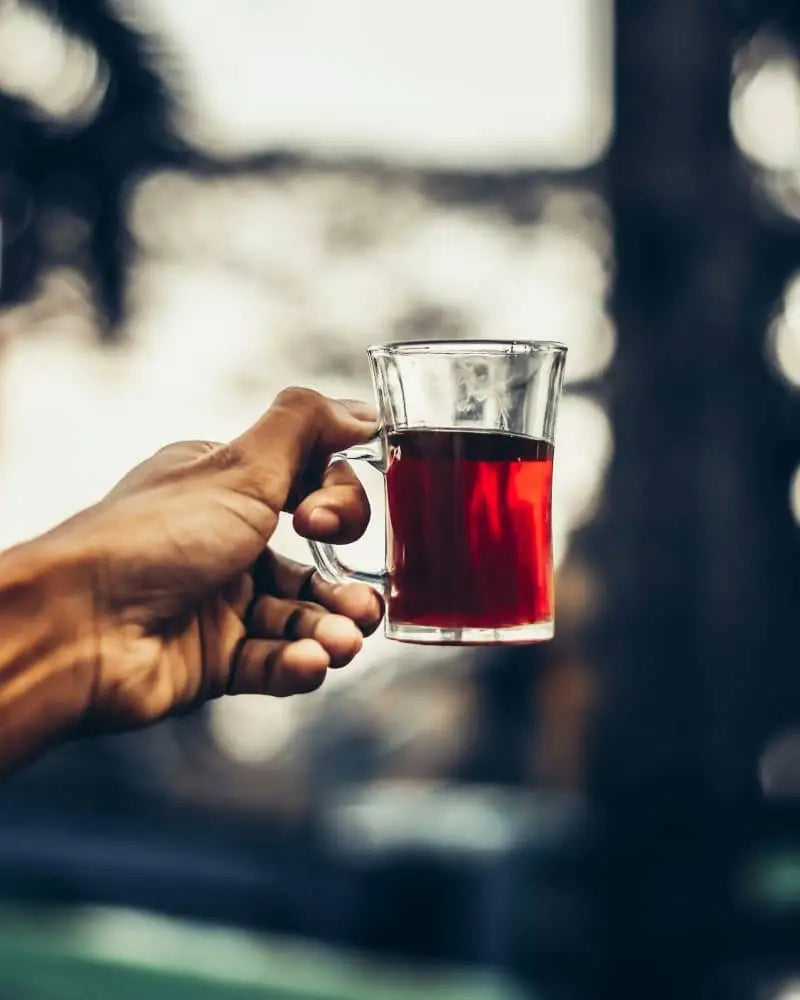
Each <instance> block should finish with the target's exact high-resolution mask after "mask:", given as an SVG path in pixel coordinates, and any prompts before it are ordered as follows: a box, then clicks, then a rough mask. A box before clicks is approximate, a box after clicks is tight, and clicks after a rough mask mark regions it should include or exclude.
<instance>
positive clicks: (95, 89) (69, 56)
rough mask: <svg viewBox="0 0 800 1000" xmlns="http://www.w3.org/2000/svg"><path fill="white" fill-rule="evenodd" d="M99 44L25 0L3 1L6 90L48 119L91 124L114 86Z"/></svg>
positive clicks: (2, 82)
mask: <svg viewBox="0 0 800 1000" xmlns="http://www.w3.org/2000/svg"><path fill="white" fill-rule="evenodd" d="M108 81H109V76H108V67H107V66H106V65H105V63H104V62H103V61H102V60H101V59H100V57H99V56H98V54H97V52H96V51H95V49H94V48H93V47H92V46H91V45H89V44H88V43H87V42H85V41H83V40H82V39H80V38H77V37H75V36H72V35H70V34H68V33H67V32H66V31H64V29H63V28H62V27H61V26H60V25H59V24H57V23H56V22H55V21H54V20H52V19H51V18H50V17H49V16H48V15H47V14H46V13H45V12H44V11H43V10H42V9H41V8H39V7H36V6H34V5H33V4H28V3H25V2H23V0H4V2H3V3H2V4H0V90H3V91H5V93H6V94H8V95H10V96H11V97H16V98H19V99H20V100H23V101H26V102H27V103H28V104H30V105H31V106H32V107H33V108H35V109H36V111H37V112H38V114H39V115H40V116H41V117H43V118H44V119H46V120H48V121H50V122H53V123H56V124H60V125H69V126H79V125H85V124H86V123H87V122H89V121H90V120H91V119H92V118H93V117H94V115H95V114H96V112H97V110H98V108H99V107H100V104H101V102H102V100H103V97H104V95H105V92H106V88H107V86H108Z"/></svg>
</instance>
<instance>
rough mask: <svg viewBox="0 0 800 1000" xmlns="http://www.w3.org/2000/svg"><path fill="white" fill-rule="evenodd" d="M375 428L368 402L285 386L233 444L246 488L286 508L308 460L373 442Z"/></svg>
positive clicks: (322, 457) (238, 467)
mask: <svg viewBox="0 0 800 1000" xmlns="http://www.w3.org/2000/svg"><path fill="white" fill-rule="evenodd" d="M376 426H377V419H376V414H375V412H374V410H373V409H372V407H370V405H369V404H368V403H362V402H359V401H354V400H336V399H329V398H328V397H327V396H323V395H321V394H320V393H318V392H314V391H313V390H312V389H299V388H291V389H284V390H283V391H282V392H280V393H279V394H278V396H277V397H276V398H275V401H274V402H273V404H272V406H271V407H270V408H269V409H268V410H267V412H266V413H265V414H264V416H263V417H261V419H260V420H258V421H257V422H256V423H255V424H254V425H253V426H252V427H251V428H250V429H249V430H247V431H245V432H244V434H242V435H240V436H239V437H238V438H236V439H235V440H234V441H232V442H231V445H230V447H231V449H232V450H233V452H234V453H235V454H236V455H237V458H238V461H237V473H238V475H239V476H240V477H241V478H242V488H244V489H249V490H252V491H254V492H255V493H256V495H258V496H260V497H262V498H263V499H265V500H266V501H267V502H268V503H269V504H270V506H271V507H272V508H273V509H274V510H282V509H283V507H284V506H285V505H286V501H287V499H288V497H289V494H290V492H291V490H292V487H293V485H294V484H295V482H296V481H297V479H298V478H299V477H300V476H301V474H302V473H303V471H304V469H305V468H306V466H307V465H308V464H309V463H311V462H312V461H316V462H320V461H324V460H325V459H327V457H328V456H329V455H331V454H332V453H333V452H335V451H340V450H341V449H344V448H349V447H350V446H351V445H354V444H360V443H361V442H363V441H366V440H368V439H369V438H370V437H371V436H372V435H373V434H374V433H375V430H376Z"/></svg>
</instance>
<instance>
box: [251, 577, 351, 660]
mask: <svg viewBox="0 0 800 1000" xmlns="http://www.w3.org/2000/svg"><path fill="white" fill-rule="evenodd" d="M247 630H248V635H250V636H252V637H254V638H265V639H273V638H282V639H289V640H296V639H314V640H316V641H317V642H318V643H319V644H320V646H322V648H323V649H324V650H325V651H326V652H327V654H328V656H329V657H330V665H331V667H343V666H345V664H347V663H349V662H350V661H351V660H352V659H353V657H354V656H355V655H356V654H357V653H358V652H359V650H360V649H361V646H362V645H363V641H364V639H363V636H362V634H361V630H360V629H359V628H358V626H357V625H356V624H355V622H353V621H352V620H351V619H350V618H347V617H345V616H344V615H337V614H331V613H330V612H329V611H327V610H326V609H325V608H323V607H322V606H321V605H319V604H314V603H311V602H309V601H294V600H289V599H287V598H281V597H272V596H270V595H264V596H263V597H259V598H258V599H257V600H256V602H255V604H254V605H253V608H252V611H251V612H250V615H249V617H248V621H247Z"/></svg>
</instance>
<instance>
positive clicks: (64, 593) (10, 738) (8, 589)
mask: <svg viewBox="0 0 800 1000" xmlns="http://www.w3.org/2000/svg"><path fill="white" fill-rule="evenodd" d="M81 562H82V561H81V560H80V559H78V558H75V556H74V555H71V554H70V553H69V552H68V551H66V550H65V548H64V546H62V545H61V544H60V543H59V542H58V541H57V540H54V539H53V538H52V537H47V536H46V537H45V538H42V539H37V540H35V541H33V542H29V543H26V544H25V545H21V546H17V547H16V548H14V549H11V550H9V551H7V552H4V553H2V554H0V774H2V773H6V772H7V771H9V770H10V769H11V768H12V767H13V766H14V765H15V764H17V763H19V762H21V761H22V760H25V759H27V758H29V757H31V756H33V755H35V754H36V753H37V752H38V751H39V750H41V749H43V748H44V747H46V746H48V745H49V744H50V743H52V742H53V741H55V740H57V739H58V738H59V737H62V736H64V735H65V734H67V733H68V732H69V731H70V730H71V729H72V728H73V727H74V726H75V725H76V724H77V722H78V721H79V720H80V718H81V715H82V714H83V712H84V711H85V707H86V704H87V700H88V696H89V691H90V688H91V677H92V670H93V664H92V658H93V651H94V648H95V643H94V639H93V635H92V627H93V626H92V614H91V603H90V600H89V599H88V596H87V588H86V587H85V586H84V583H83V581H84V580H85V579H86V574H85V569H84V567H83V566H82V565H81Z"/></svg>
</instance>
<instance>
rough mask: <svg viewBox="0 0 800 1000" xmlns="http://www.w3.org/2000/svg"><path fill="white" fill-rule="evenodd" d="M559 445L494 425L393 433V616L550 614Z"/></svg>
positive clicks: (420, 619) (498, 619)
mask: <svg viewBox="0 0 800 1000" xmlns="http://www.w3.org/2000/svg"><path fill="white" fill-rule="evenodd" d="M552 478H553V446H552V444H550V443H549V442H547V441H540V440H537V439H535V438H528V437H521V436H518V435H513V434H503V433H499V432H490V431H445V430H405V431H398V432H396V433H394V434H391V435H390V436H389V470H388V473H387V477H386V490H387V497H388V507H389V521H390V530H389V542H388V563H389V566H388V568H389V574H390V578H391V581H392V582H391V589H390V594H389V615H390V617H391V618H392V620H393V621H395V622H398V623H403V624H414V625H427V626H436V627H439V628H491V629H495V628H507V627H510V626H514V625H529V624H533V623H535V622H542V621H547V620H549V619H550V618H552V615H553V573H552V553H551V543H550V496H551V484H552Z"/></svg>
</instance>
